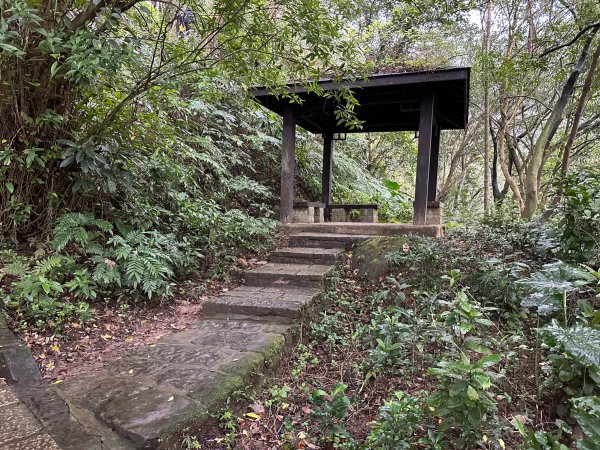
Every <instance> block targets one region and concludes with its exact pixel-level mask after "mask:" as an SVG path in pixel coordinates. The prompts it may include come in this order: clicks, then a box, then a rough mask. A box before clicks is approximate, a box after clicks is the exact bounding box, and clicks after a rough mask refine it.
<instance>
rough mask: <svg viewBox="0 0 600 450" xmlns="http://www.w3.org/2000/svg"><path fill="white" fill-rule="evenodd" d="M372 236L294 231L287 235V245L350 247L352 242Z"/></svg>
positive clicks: (324, 247)
mask: <svg viewBox="0 0 600 450" xmlns="http://www.w3.org/2000/svg"><path fill="white" fill-rule="evenodd" d="M372 237H373V236H370V235H352V234H336V233H309V232H295V233H293V234H291V235H290V236H289V246H290V247H310V248H319V249H333V248H344V249H350V248H351V247H352V245H353V244H355V243H357V242H362V241H366V240H367V239H370V238H372Z"/></svg>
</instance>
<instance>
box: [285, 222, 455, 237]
mask: <svg viewBox="0 0 600 450" xmlns="http://www.w3.org/2000/svg"><path fill="white" fill-rule="evenodd" d="M286 230H287V232H288V234H290V235H292V234H296V233H324V234H344V235H359V236H364V235H368V236H392V237H393V236H406V235H418V236H426V237H441V236H443V234H444V231H443V230H444V228H443V226H442V225H413V224H410V223H363V222H324V223H291V224H287V225H286Z"/></svg>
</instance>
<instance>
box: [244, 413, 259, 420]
mask: <svg viewBox="0 0 600 450" xmlns="http://www.w3.org/2000/svg"><path fill="white" fill-rule="evenodd" d="M246 417H248V418H249V419H252V420H260V416H259V415H258V414H255V413H251V412H249V413H246Z"/></svg>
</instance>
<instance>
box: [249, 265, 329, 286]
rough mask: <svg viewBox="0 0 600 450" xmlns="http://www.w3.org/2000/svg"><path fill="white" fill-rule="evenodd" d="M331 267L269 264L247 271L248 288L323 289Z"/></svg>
mask: <svg viewBox="0 0 600 450" xmlns="http://www.w3.org/2000/svg"><path fill="white" fill-rule="evenodd" d="M332 269H333V266H331V265H322V264H312V265H307V264H280V263H269V264H265V265H264V266H262V267H257V268H256V269H251V270H249V271H247V272H246V273H245V275H244V278H245V285H246V286H259V287H284V286H297V287H317V288H319V287H322V286H323V282H324V281H325V277H326V276H327V274H328V273H329V272H330V271H331V270H332Z"/></svg>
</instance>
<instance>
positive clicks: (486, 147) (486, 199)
mask: <svg viewBox="0 0 600 450" xmlns="http://www.w3.org/2000/svg"><path fill="white" fill-rule="evenodd" d="M491 29H492V0H488V4H487V11H486V26H485V38H484V42H483V55H484V58H485V59H484V62H485V64H484V69H483V70H484V74H483V123H484V132H483V136H484V137H483V165H484V175H483V211H484V213H485V215H486V216H487V215H489V214H490V140H489V134H490V81H489V63H488V58H489V53H490V40H491Z"/></svg>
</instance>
